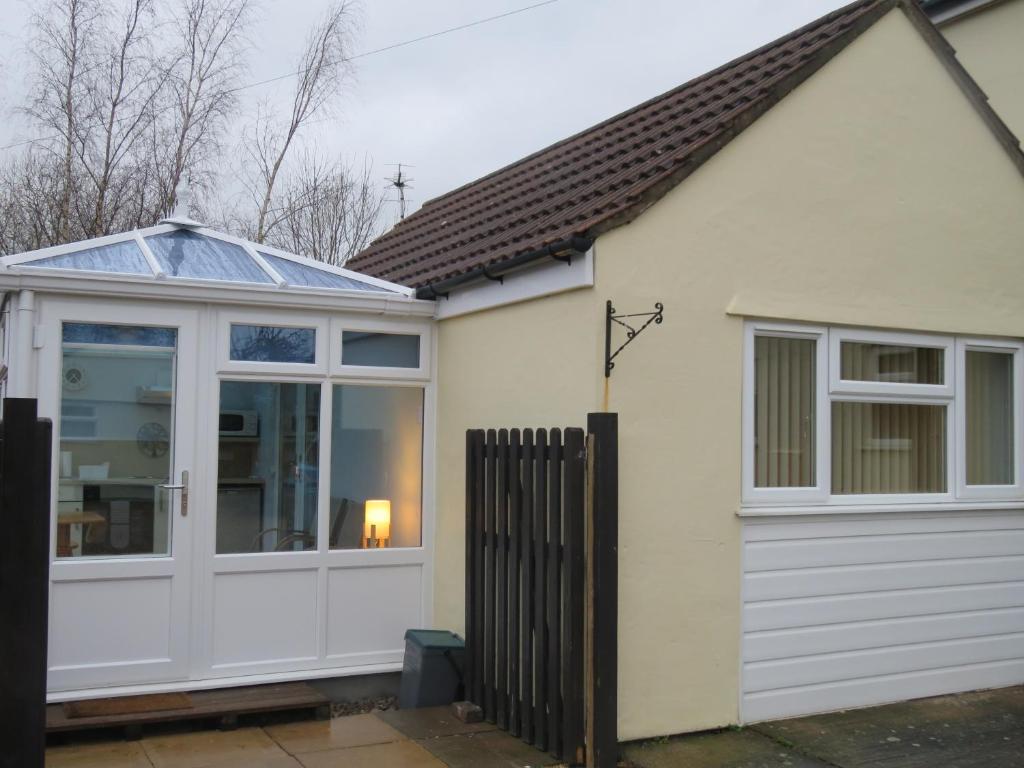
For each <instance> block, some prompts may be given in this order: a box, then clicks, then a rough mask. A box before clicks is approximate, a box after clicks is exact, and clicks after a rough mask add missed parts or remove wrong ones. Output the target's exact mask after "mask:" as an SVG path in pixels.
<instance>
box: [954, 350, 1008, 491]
mask: <svg viewBox="0 0 1024 768" xmlns="http://www.w3.org/2000/svg"><path fill="white" fill-rule="evenodd" d="M966 373H967V376H966V379H967V392H966V398H967V436H966V439H967V484H968V485H1012V484H1013V482H1014V471H1013V464H1014V456H1013V355H1012V354H1009V353H1005V352H976V351H973V350H968V351H967V370H966Z"/></svg>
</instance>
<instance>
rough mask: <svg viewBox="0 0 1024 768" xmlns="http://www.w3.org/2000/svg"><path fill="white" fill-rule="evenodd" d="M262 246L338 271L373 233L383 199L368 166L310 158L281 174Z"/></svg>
mask: <svg viewBox="0 0 1024 768" xmlns="http://www.w3.org/2000/svg"><path fill="white" fill-rule="evenodd" d="M279 200H280V205H279V206H278V207H277V208H273V209H271V210H270V211H269V216H270V217H271V220H272V222H273V224H274V226H272V227H271V228H270V229H269V234H268V236H267V238H266V241H267V242H268V243H270V244H271V245H274V246H276V247H278V248H282V249H284V250H289V251H292V252H293V253H301V254H304V255H306V256H309V257H310V258H314V259H318V260H319V261H324V262H326V263H328V264H334V265H335V266H341V265H342V264H344V263H345V262H346V261H348V260H349V258H351V257H352V256H353V255H354V254H356V253H358V252H359V251H361V250H362V249H363V248H365V247H366V246H367V245H368V244H369V242H370V240H372V239H373V237H374V236H375V235H377V234H378V232H379V222H380V214H381V209H382V208H383V206H384V200H385V195H384V192H383V191H382V190H381V188H380V186H379V185H377V184H375V183H374V181H373V178H372V167H371V166H370V164H369V163H368V162H367V163H364V164H363V167H362V168H361V169H358V170H356V169H353V168H351V167H347V166H346V165H345V164H344V163H342V162H341V161H334V162H328V161H326V160H323V159H321V158H318V157H317V156H315V155H312V154H306V155H304V156H303V157H302V160H301V162H300V163H299V165H298V167H297V168H296V169H295V170H294V171H292V172H290V173H288V174H287V177H286V178H285V179H284V181H283V184H282V192H281V194H280V196H279Z"/></svg>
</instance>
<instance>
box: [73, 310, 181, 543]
mask: <svg viewBox="0 0 1024 768" xmlns="http://www.w3.org/2000/svg"><path fill="white" fill-rule="evenodd" d="M175 335H176V334H175V330H174V329H173V328H144V327H132V326H120V325H92V324H88V323H66V324H65V325H64V330H63V339H64V345H63V359H62V365H61V383H60V429H59V437H60V453H59V464H58V470H59V471H58V474H59V478H60V479H59V482H58V485H57V494H58V495H57V500H56V504H57V546H56V549H57V552H56V554H57V557H59V558H65V557H88V556H97V557H116V556H119V555H135V556H138V555H166V554H168V553H169V552H170V543H171V542H170V539H171V530H170V515H169V509H170V502H171V498H170V496H169V492H168V491H167V490H165V489H163V488H161V485H164V484H167V483H169V482H170V479H169V478H170V473H171V460H172V456H173V450H172V436H173V432H174V355H175V350H174V343H175Z"/></svg>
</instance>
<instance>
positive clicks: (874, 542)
mask: <svg viewBox="0 0 1024 768" xmlns="http://www.w3.org/2000/svg"><path fill="white" fill-rule="evenodd" d="M1007 555H1024V530H1019V531H1006V530H1002V531H970V532H967V531H958V532H950V533H945V532H943V533H934V532H932V533H915V534H898V535H886V536H857V537H846V538H816V539H799V540H796V541H765V542H755V543H751V544H749V545H748V546H747V553H746V563H747V571H750V572H754V571H774V570H779V569H784V568H815V567H822V566H835V565H865V564H872V563H886V562H901V561H902V562H907V561H911V560H919V561H923V560H948V559H952V558H969V557H1000V556H1007Z"/></svg>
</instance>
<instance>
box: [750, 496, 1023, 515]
mask: <svg viewBox="0 0 1024 768" xmlns="http://www.w3.org/2000/svg"><path fill="white" fill-rule="evenodd" d="M1003 510H1010V511H1013V510H1024V499H1018V500H1007V501H993V500H985V499H961V500H958V501H931V502H904V503H899V504H892V503H879V504H865V503H862V504H799V505H797V504H787V505H773V506H768V505H760V506H753V505H749V506H741V507H740V508H739V511H738V512H737V513H736V515H737V516H738V517H792V516H795V515H875V514H886V513H892V512H987V511H1003Z"/></svg>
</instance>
